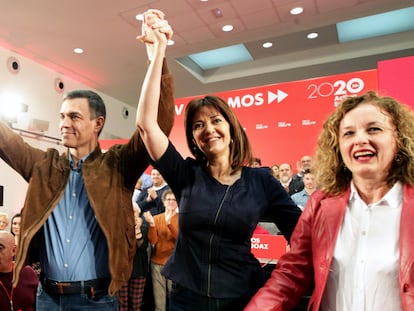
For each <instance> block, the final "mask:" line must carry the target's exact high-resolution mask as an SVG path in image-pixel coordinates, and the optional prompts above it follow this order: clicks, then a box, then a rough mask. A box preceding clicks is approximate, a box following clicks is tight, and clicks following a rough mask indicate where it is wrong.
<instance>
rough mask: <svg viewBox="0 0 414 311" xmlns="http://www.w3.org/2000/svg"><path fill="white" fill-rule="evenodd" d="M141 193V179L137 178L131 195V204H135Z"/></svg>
mask: <svg viewBox="0 0 414 311" xmlns="http://www.w3.org/2000/svg"><path fill="white" fill-rule="evenodd" d="M141 191H142V177H140V178H138V180H137V182H136V184H135V188H134V192H133V193H132V204H134V203H137V200H138V196H139V194H140V193H141Z"/></svg>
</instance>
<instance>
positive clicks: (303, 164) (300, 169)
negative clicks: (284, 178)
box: [292, 155, 312, 193]
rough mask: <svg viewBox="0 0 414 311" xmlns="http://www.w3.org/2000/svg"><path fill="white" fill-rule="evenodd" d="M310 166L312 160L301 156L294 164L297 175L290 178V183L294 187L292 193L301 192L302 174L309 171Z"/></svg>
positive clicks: (302, 185)
mask: <svg viewBox="0 0 414 311" xmlns="http://www.w3.org/2000/svg"><path fill="white" fill-rule="evenodd" d="M311 166H312V158H311V157H310V156H308V155H305V156H303V157H302V158H301V159H300V161H298V162H297V163H296V167H297V173H296V174H294V175H293V176H292V183H293V184H294V185H295V187H294V189H293V193H296V192H299V191H302V190H303V188H304V184H303V173H304V172H305V170H310V169H311Z"/></svg>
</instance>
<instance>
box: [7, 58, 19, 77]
mask: <svg viewBox="0 0 414 311" xmlns="http://www.w3.org/2000/svg"><path fill="white" fill-rule="evenodd" d="M7 69H9V71H10V72H11V73H19V71H20V63H19V61H18V60H17V58H16V57H9V58H8V59H7Z"/></svg>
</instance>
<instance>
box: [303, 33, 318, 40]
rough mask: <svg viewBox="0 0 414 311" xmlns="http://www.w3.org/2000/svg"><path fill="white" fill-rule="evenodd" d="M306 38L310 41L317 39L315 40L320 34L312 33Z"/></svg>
mask: <svg viewBox="0 0 414 311" xmlns="http://www.w3.org/2000/svg"><path fill="white" fill-rule="evenodd" d="M306 37H307V38H308V39H315V38H317V37H319V34H318V33H317V32H310V33H308V35H307V36H306Z"/></svg>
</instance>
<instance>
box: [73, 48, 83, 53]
mask: <svg viewBox="0 0 414 311" xmlns="http://www.w3.org/2000/svg"><path fill="white" fill-rule="evenodd" d="M73 52H74V53H76V54H82V53H83V49H81V48H74V49H73Z"/></svg>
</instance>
